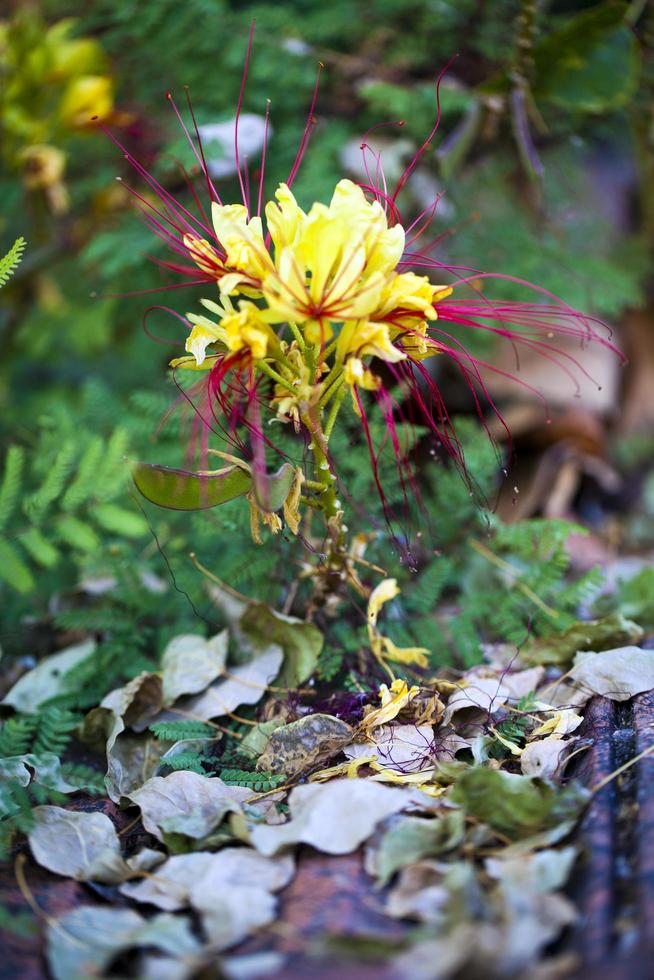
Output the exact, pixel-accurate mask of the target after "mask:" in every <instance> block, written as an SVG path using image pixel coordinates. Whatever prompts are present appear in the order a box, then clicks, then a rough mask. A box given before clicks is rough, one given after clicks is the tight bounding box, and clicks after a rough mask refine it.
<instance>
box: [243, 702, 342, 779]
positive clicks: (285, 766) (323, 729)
mask: <svg viewBox="0 0 654 980" xmlns="http://www.w3.org/2000/svg"><path fill="white" fill-rule="evenodd" d="M351 738H352V729H351V728H350V726H349V725H348V724H346V723H345V722H344V721H341V720H340V718H335V717H333V716H332V715H325V714H315V715H306V716H305V717H304V718H298V720H297V721H293V722H291V723H290V725H284V726H283V728H277V729H276V730H275V731H273V732H272V733H271V735H270V738H269V739H268V743H267V745H266V748H265V750H264V752H263V753H262V755H261V757H260V758H259V761H258V763H257V769H260V770H263V771H265V772H276V773H284V774H285V775H286V776H295V775H297V774H298V773H301V772H304V771H306V770H307V769H311V768H313V767H314V766H316V765H318V764H320V763H321V762H326V761H327V760H329V759H331V758H332V756H334V755H336V753H337V752H340V751H341V749H342V748H343V747H344V746H345V745H347V743H348V742H349V741H350V739H351Z"/></svg>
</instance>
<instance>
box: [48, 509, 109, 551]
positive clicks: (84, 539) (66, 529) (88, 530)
mask: <svg viewBox="0 0 654 980" xmlns="http://www.w3.org/2000/svg"><path fill="white" fill-rule="evenodd" d="M56 530H57V536H58V537H59V538H60V539H61V540H62V541H64V542H65V543H66V544H68V545H70V547H71V548H75V549H76V550H77V551H83V552H91V551H97V550H98V549H99V548H100V539H99V537H98V536H97V534H96V533H95V531H94V530H93V528H92V527H91V525H90V524H87V523H86V521H82V520H80V519H79V517H73V515H72V514H65V515H63V516H62V517H60V518H59V520H58V521H57V527H56Z"/></svg>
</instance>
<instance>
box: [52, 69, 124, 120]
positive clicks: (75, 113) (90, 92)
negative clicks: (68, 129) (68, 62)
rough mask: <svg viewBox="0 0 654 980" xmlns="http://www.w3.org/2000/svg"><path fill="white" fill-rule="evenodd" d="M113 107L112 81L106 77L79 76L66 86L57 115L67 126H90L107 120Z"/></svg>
mask: <svg viewBox="0 0 654 980" xmlns="http://www.w3.org/2000/svg"><path fill="white" fill-rule="evenodd" d="M113 107H114V86H113V82H112V80H111V79H110V78H109V77H108V76H107V75H81V76H80V77H79V78H75V79H73V80H72V81H71V82H70V83H69V85H68V86H67V88H66V91H65V92H64V94H63V96H62V98H61V102H60V103H59V115H60V117H61V120H62V122H63V123H64V124H65V125H67V126H74V127H81V126H90V125H92V124H93V123H94V122H96V121H97V120H100V121H102V120H104V119H107V118H108V117H109V116H110V115H111V113H112V111H113ZM94 117H97V120H96V119H94Z"/></svg>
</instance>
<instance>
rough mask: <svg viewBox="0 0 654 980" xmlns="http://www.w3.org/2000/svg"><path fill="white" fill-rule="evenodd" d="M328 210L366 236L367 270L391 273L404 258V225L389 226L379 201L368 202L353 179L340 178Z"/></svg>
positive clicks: (357, 232)
mask: <svg viewBox="0 0 654 980" xmlns="http://www.w3.org/2000/svg"><path fill="white" fill-rule="evenodd" d="M329 210H330V212H331V213H332V214H333V215H337V216H338V217H341V218H342V219H343V220H344V221H345V222H346V223H347V224H348V226H349V227H350V229H352V231H353V232H354V233H355V234H357V235H360V236H361V237H362V238H363V241H364V246H365V249H366V271H367V272H368V273H369V274H370V273H372V272H382V273H387V272H391V271H392V270H393V269H394V268H395V267H396V265H397V263H398V262H399V261H400V259H401V258H402V253H403V252H404V243H405V235H404V228H403V227H402V226H401V225H394V226H393V227H392V228H389V227H388V222H387V220H386V214H385V213H384V209H383V207H382V206H381V204H380V203H379V201H373V202H370V201H367V200H366V196H365V194H364V193H363V191H362V190H361V188H360V187H359V186H358V185H357V184H354V183H352V181H351V180H339V182H338V184H337V185H336V188H335V190H334V193H333V195H332V199H331V203H330V205H329Z"/></svg>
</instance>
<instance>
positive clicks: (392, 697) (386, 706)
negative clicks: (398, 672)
mask: <svg viewBox="0 0 654 980" xmlns="http://www.w3.org/2000/svg"><path fill="white" fill-rule="evenodd" d="M419 692H420V688H419V687H411V688H410V687H409V686H408V684H407V682H406V681H402V680H399V679H397V680H394V681H393V683H392V684H391V686H390V687H388V686H387V685H386V684H382V686H381V687H380V688H379V700H380V701H381V707H379V708H373V709H372V710H371V711H369V712H368V714H367V715H366V716H365V718H364V719H363V727H364V728H368V729H370V728H377V727H378V726H379V725H385V724H387V722H389V721H392V720H393V718H396V717H397V716H398V715H399V713H400V711H401V710H402V708H406V706H407V705H408V704H409V703H410V702H411V701H413V699H414V698H415V696H416V695H417V694H419Z"/></svg>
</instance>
